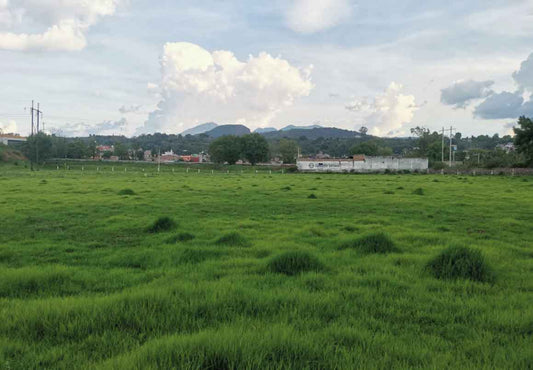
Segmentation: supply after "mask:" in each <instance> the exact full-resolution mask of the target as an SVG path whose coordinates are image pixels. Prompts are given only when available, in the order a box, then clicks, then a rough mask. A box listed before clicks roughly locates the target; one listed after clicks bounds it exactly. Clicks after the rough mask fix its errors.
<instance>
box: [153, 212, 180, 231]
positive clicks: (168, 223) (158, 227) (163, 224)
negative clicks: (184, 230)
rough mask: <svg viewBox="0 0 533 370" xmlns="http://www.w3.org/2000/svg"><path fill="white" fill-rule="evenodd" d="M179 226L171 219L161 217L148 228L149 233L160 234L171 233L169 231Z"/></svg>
mask: <svg viewBox="0 0 533 370" xmlns="http://www.w3.org/2000/svg"><path fill="white" fill-rule="evenodd" d="M177 226H178V225H177V224H176V222H175V221H174V220H173V219H171V218H170V217H166V216H164V217H159V218H158V219H157V220H156V221H155V222H154V223H153V224H152V225H151V226H150V227H149V228H148V232H149V233H159V232H163V231H169V230H173V229H175V228H176V227H177Z"/></svg>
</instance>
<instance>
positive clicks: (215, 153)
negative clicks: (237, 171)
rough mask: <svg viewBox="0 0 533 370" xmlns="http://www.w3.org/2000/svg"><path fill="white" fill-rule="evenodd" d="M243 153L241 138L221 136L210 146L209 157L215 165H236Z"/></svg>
mask: <svg viewBox="0 0 533 370" xmlns="http://www.w3.org/2000/svg"><path fill="white" fill-rule="evenodd" d="M241 153H242V140H241V138H239V137H237V136H233V135H228V136H221V137H219V138H218V139H216V140H214V141H213V142H211V144H210V145H209V155H210V156H211V160H212V161H213V162H215V163H224V162H228V164H235V162H237V161H238V160H239V159H240V158H241Z"/></svg>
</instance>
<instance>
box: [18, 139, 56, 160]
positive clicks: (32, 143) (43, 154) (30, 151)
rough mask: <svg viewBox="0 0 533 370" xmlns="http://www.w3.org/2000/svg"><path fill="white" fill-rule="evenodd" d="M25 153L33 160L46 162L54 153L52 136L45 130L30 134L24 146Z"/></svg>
mask: <svg viewBox="0 0 533 370" xmlns="http://www.w3.org/2000/svg"><path fill="white" fill-rule="evenodd" d="M24 154H25V155H26V157H28V158H29V159H30V160H31V161H32V162H36V163H42V162H45V161H46V160H48V159H50V158H51V157H52V155H53V143H52V138H51V137H50V135H47V134H45V133H43V132H39V133H37V134H34V135H32V136H30V137H29V138H28V140H27V141H26V145H25V146H24Z"/></svg>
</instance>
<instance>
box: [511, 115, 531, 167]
mask: <svg viewBox="0 0 533 370" xmlns="http://www.w3.org/2000/svg"><path fill="white" fill-rule="evenodd" d="M518 125H519V126H520V127H515V128H514V133H515V137H514V144H515V146H516V149H517V150H518V152H520V153H522V154H523V155H524V157H525V158H526V161H527V163H528V164H529V165H532V164H533V120H531V118H526V117H524V116H522V117H520V118H519V119H518Z"/></svg>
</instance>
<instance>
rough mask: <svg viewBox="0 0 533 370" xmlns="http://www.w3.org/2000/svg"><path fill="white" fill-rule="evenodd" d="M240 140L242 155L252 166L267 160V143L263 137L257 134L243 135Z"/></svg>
mask: <svg viewBox="0 0 533 370" xmlns="http://www.w3.org/2000/svg"><path fill="white" fill-rule="evenodd" d="M241 140H242V155H243V157H244V159H246V160H247V161H248V162H250V163H251V164H252V165H255V164H256V163H259V162H264V161H267V160H268V142H267V141H266V139H265V138H264V137H263V135H260V134H257V133H254V134H249V135H244V136H243V137H242V138H241Z"/></svg>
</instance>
